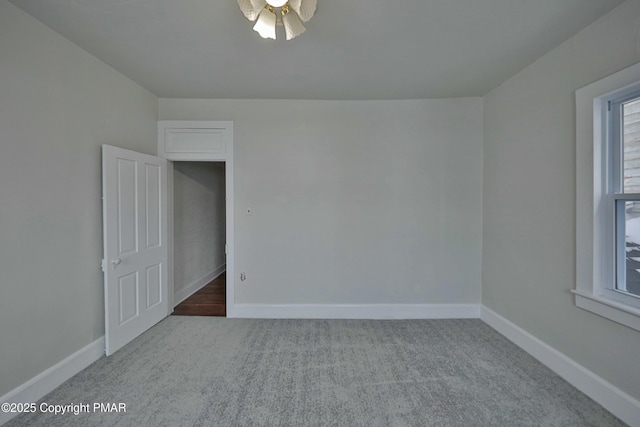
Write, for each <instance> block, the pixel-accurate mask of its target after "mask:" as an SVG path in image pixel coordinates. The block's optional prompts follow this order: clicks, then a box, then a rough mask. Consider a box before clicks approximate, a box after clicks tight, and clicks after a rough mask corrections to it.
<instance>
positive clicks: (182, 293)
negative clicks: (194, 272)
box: [173, 264, 227, 307]
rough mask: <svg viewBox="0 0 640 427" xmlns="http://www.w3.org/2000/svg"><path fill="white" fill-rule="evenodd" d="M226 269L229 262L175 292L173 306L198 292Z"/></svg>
mask: <svg viewBox="0 0 640 427" xmlns="http://www.w3.org/2000/svg"><path fill="white" fill-rule="evenodd" d="M226 270H227V264H222V265H221V266H220V267H218V268H216V269H215V270H213V271H212V272H210V273H208V274H206V275H205V276H204V277H201V278H200V279H198V280H196V281H194V282H192V283H190V284H189V285H187V287H185V288H183V289H180V290H179V291H177V292H175V294H174V295H173V306H174V307H175V306H177V305H178V304H180V303H181V302H182V301H184V300H186V299H187V298H189V297H190V296H191V295H193V294H195V293H196V292H198V291H199V290H200V289H202V288H203V287H204V286H206V285H207V284H208V283H209V282H211V281H212V280H213V279H215V278H216V277H218V276H219V275H221V274H222V273H224V272H225V271H226Z"/></svg>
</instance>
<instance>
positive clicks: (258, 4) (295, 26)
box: [238, 0, 317, 40]
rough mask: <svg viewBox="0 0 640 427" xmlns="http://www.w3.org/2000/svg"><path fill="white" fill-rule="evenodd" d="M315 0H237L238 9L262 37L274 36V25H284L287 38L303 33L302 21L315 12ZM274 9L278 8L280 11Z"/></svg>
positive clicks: (305, 20) (308, 18) (307, 19)
mask: <svg viewBox="0 0 640 427" xmlns="http://www.w3.org/2000/svg"><path fill="white" fill-rule="evenodd" d="M316 3H317V0H238V5H239V6H240V10H241V11H242V13H243V14H244V16H246V17H247V19H248V20H249V21H256V24H255V25H254V26H253V29H254V30H255V31H256V32H257V33H258V34H260V36H261V37H262V38H265V39H274V40H275V38H276V26H283V27H284V34H285V37H286V39H287V40H291V39H293V38H295V37H297V36H299V35H300V34H302V33H304V31H305V28H304V25H302V23H303V22H307V21H309V20H310V19H311V18H312V17H313V15H314V14H315V13H316ZM276 9H280V11H279V12H280V13H279V14H278V11H277V10H276Z"/></svg>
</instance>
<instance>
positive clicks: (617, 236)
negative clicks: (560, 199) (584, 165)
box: [604, 90, 640, 307]
mask: <svg viewBox="0 0 640 427" xmlns="http://www.w3.org/2000/svg"><path fill="white" fill-rule="evenodd" d="M606 101H607V102H606V104H605V105H604V108H606V112H605V114H606V119H607V120H606V134H605V138H606V139H605V145H606V149H607V155H606V157H605V159H606V160H605V165H604V167H605V168H607V171H606V178H607V202H606V209H607V210H610V212H608V214H607V215H606V216H607V217H608V218H611V219H612V220H611V226H610V227H609V228H610V229H611V230H612V233H611V234H612V236H611V237H610V239H611V241H612V242H613V245H614V246H615V250H614V251H613V254H612V256H613V257H614V264H615V276H614V280H613V286H612V287H611V291H613V292H609V289H607V288H606V287H605V289H604V290H605V293H606V294H608V295H609V297H610V298H612V299H615V300H619V301H621V302H626V303H627V304H630V305H632V306H636V307H640V92H638V91H626V90H625V91H623V92H622V93H616V94H615V96H614V97H613V99H610V100H606ZM629 297H634V298H629Z"/></svg>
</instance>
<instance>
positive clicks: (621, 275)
mask: <svg viewBox="0 0 640 427" xmlns="http://www.w3.org/2000/svg"><path fill="white" fill-rule="evenodd" d="M616 211H617V212H616V216H617V217H618V218H619V221H616V225H617V233H616V234H617V236H618V239H617V240H618V241H617V247H618V248H619V250H621V251H624V253H625V255H624V257H618V274H617V276H618V280H616V288H617V289H618V290H620V291H625V292H628V293H630V294H634V295H638V296H640V201H633V202H629V201H623V200H620V201H618V203H617V208H616ZM623 218H624V219H623ZM622 219H623V220H622Z"/></svg>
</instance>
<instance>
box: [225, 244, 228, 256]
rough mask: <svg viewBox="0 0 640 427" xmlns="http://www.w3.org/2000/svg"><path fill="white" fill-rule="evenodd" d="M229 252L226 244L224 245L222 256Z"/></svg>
mask: <svg viewBox="0 0 640 427" xmlns="http://www.w3.org/2000/svg"><path fill="white" fill-rule="evenodd" d="M228 250H229V245H227V244H226V243H225V244H224V254H225V255H226V254H227V253H228Z"/></svg>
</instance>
